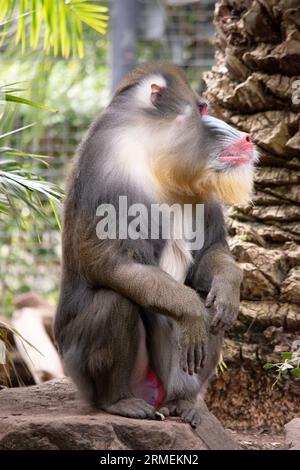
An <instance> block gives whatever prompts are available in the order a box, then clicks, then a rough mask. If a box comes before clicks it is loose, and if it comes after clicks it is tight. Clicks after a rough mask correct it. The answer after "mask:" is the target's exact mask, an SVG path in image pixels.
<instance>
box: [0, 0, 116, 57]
mask: <svg viewBox="0 0 300 470" xmlns="http://www.w3.org/2000/svg"><path fill="white" fill-rule="evenodd" d="M101 3H102V4H101V5H95V3H93V0H68V1H65V0H19V1H11V0H0V21H1V20H3V19H5V21H2V27H3V28H4V30H3V33H2V34H1V35H2V42H3V40H4V36H5V32H6V30H7V28H8V27H9V24H10V23H11V22H12V15H14V14H15V13H18V16H17V18H16V20H15V21H16V22H17V30H16V34H15V40H16V44H20V43H21V46H22V51H25V50H26V48H27V46H28V45H29V46H30V48H31V49H36V48H37V47H38V45H39V43H40V40H41V37H42V35H43V36H44V40H43V48H44V51H45V52H46V53H50V52H53V54H54V56H55V57H56V56H57V55H58V54H59V53H61V55H62V57H64V58H68V57H69V56H70V54H71V52H72V55H73V56H79V57H83V53H84V33H83V25H84V24H85V25H88V26H89V27H91V28H92V29H94V30H96V31H97V32H99V33H100V34H105V33H106V31H107V27H108V19H109V16H108V14H107V12H108V8H107V6H105V5H104V3H106V2H101Z"/></svg>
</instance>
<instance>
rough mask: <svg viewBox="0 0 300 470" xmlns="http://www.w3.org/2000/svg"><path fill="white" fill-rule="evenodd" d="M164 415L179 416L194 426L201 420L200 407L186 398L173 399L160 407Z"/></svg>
mask: <svg viewBox="0 0 300 470" xmlns="http://www.w3.org/2000/svg"><path fill="white" fill-rule="evenodd" d="M159 411H160V413H162V414H163V415H164V416H180V417H181V418H182V419H183V421H185V422H186V423H190V425H191V426H192V427H193V428H196V427H197V426H198V424H200V421H201V415H200V409H199V408H198V407H197V404H196V403H195V402H192V401H188V400H173V401H170V402H168V403H166V404H165V405H163V406H162V407H161V408H160V410H159Z"/></svg>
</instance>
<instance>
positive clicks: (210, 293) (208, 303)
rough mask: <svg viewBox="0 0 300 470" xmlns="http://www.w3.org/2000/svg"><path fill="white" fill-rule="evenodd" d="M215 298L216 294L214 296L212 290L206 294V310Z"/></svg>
mask: <svg viewBox="0 0 300 470" xmlns="http://www.w3.org/2000/svg"><path fill="white" fill-rule="evenodd" d="M215 298H216V294H215V291H214V290H213V289H212V290H211V291H210V292H209V293H208V294H207V297H206V300H205V307H206V308H209V307H212V305H213V303H214V301H215Z"/></svg>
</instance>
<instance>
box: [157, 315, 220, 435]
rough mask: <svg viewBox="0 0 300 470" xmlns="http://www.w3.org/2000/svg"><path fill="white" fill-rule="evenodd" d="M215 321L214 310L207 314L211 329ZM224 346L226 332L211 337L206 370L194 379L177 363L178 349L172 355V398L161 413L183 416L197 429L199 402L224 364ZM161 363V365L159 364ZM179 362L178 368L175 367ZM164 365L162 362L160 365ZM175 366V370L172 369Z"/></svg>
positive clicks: (199, 416) (195, 375)
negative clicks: (212, 322) (219, 364)
mask: <svg viewBox="0 0 300 470" xmlns="http://www.w3.org/2000/svg"><path fill="white" fill-rule="evenodd" d="M214 317H215V311H214V309H213V308H211V309H207V310H206V322H207V325H208V327H209V325H210V324H211V321H212V319H213V318H214ZM222 344H223V332H220V333H218V334H212V333H210V334H209V337H208V344H207V359H206V362H205V364H204V367H203V368H201V369H200V371H199V373H198V374H193V375H192V376H190V375H188V374H187V373H184V372H183V371H182V370H181V368H180V367H179V365H178V358H177V362H176V359H175V358H176V346H175V343H174V348H173V351H172V360H170V362H169V367H165V369H166V371H172V367H173V369H174V368H175V367H176V370H173V372H171V374H170V375H169V385H168V396H167V397H166V400H165V402H164V403H163V404H162V406H161V407H160V409H159V411H160V412H161V413H162V414H164V415H165V416H179V417H181V418H182V419H183V421H185V422H187V423H190V424H191V426H192V427H197V426H198V424H199V423H200V421H201V407H200V406H199V404H200V402H199V401H198V398H200V397H201V398H203V397H204V395H205V392H206V389H207V387H208V385H209V382H210V380H211V378H212V377H213V376H214V374H215V372H216V369H217V367H218V363H219V360H220V355H221V350H222ZM158 362H159V361H158ZM175 362H176V364H177V365H176V366H175ZM160 363H161V364H162V361H160ZM171 364H172V367H171Z"/></svg>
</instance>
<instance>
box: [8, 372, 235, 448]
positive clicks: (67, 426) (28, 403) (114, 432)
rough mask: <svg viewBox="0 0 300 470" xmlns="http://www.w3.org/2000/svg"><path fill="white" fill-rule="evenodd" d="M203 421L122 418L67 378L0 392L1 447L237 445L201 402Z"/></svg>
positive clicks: (207, 446)
mask: <svg viewBox="0 0 300 470" xmlns="http://www.w3.org/2000/svg"><path fill="white" fill-rule="evenodd" d="M199 406H200V407H201V413H202V422H201V424H200V425H199V426H198V428H197V429H195V430H193V429H192V428H191V427H190V425H188V424H186V423H182V422H181V421H180V419H177V418H168V419H166V420H165V421H163V422H161V421H150V420H137V419H129V418H123V417H121V416H116V415H109V414H107V413H104V412H101V411H97V410H95V409H92V408H91V407H89V406H88V405H86V404H85V403H83V402H81V401H80V400H79V399H78V398H77V396H76V390H75V387H74V385H73V384H72V383H71V382H70V380H69V379H68V378H63V379H55V380H51V381H49V382H46V383H43V384H41V385H35V386H31V387H19V388H10V389H8V388H7V389H4V390H2V391H0V449H34V450H37V449H53V450H55V449H64V450H69V449H94V450H112V449H134V450H136V449H141V450H152V449H154V450H175V449H176V450H181V449H182V450H184V449H188V450H196V449H197V450H208V449H238V448H239V446H238V445H237V444H236V443H235V442H234V441H233V439H232V438H231V437H230V436H229V435H228V434H227V433H226V432H225V430H224V429H223V428H222V426H221V424H220V423H219V421H218V420H217V419H216V418H215V417H214V416H213V415H212V414H211V413H210V412H209V411H208V409H207V407H206V405H205V404H204V402H203V401H200V403H199Z"/></svg>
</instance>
